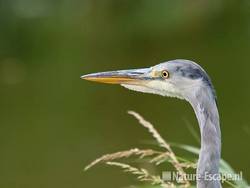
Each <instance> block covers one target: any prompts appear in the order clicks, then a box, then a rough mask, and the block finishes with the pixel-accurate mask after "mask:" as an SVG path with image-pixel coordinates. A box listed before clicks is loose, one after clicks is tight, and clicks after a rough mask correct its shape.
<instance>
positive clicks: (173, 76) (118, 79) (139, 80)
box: [81, 60, 215, 100]
mask: <svg viewBox="0 0 250 188" xmlns="http://www.w3.org/2000/svg"><path fill="white" fill-rule="evenodd" d="M81 78H82V79H85V80H89V81H95V82H101V83H108V84H120V85H122V86H124V87H126V88H128V89H131V90H135V91H139V92H144V93H153V94H158V95H163V96H170V97H177V98H181V99H186V100H188V98H189V97H190V95H195V93H197V92H198V91H200V90H202V89H205V88H208V89H209V91H211V94H212V95H213V96H215V94H214V89H213V86H212V83H211V81H210V78H209V76H208V75H207V74H206V72H205V71H204V70H203V69H202V68H201V67H200V66H199V65H198V64H196V63H194V62H192V61H189V60H172V61H168V62H164V63H161V64H158V65H156V66H153V67H150V68H143V69H132V70H120V71H110V72H100V73H93V74H88V75H84V76H82V77H81Z"/></svg>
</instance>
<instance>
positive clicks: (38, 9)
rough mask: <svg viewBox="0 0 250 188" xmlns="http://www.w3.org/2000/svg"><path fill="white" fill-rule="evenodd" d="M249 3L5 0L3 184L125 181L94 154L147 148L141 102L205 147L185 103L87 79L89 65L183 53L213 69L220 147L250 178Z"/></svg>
mask: <svg viewBox="0 0 250 188" xmlns="http://www.w3.org/2000/svg"><path fill="white" fill-rule="evenodd" d="M249 41H250V2H249V1H248V0H244V1H241V0H237V1H236V0H235V1H233V0H225V1H217V0H210V1H208V0H206V1H198V0H192V1H182V0H175V1H170V0H157V1H153V0H136V1H135V0H100V1H96V0H85V1H79V0H71V1H70V0H60V1H51V0H8V1H7V0H1V1H0V87H1V90H0V91H1V92H0V106H1V108H0V150H1V152H0V187H2V188H4V187H8V188H15V187H18V188H19V187H20V188H33V187H37V188H39V187H40V188H43V187H46V188H55V187H58V188H66V187H67V188H68V187H75V188H80V187H91V188H92V187H93V188H96V187H103V188H104V187H107V188H117V187H124V186H126V185H130V184H132V183H134V181H133V180H134V178H133V177H131V176H127V175H125V174H124V173H122V172H120V170H118V169H115V168H105V167H103V166H98V167H96V168H93V169H92V170H90V171H88V172H86V173H84V172H83V171H82V169H83V168H84V166H85V165H87V164H88V163H89V162H90V161H91V160H93V159H94V158H96V157H98V156H100V155H102V154H104V153H107V152H114V151H117V150H124V149H128V148H133V147H141V148H148V147H151V146H150V145H147V144H145V142H144V141H148V140H151V137H150V135H149V134H148V133H147V131H146V130H145V129H143V128H142V127H141V126H139V125H138V123H137V122H136V121H135V120H134V119H133V118H131V117H130V116H128V115H127V114H126V111H127V110H129V109H132V110H136V111H138V112H139V113H141V114H142V115H143V116H144V117H145V118H147V119H148V120H150V121H151V122H153V123H154V124H155V126H156V127H157V129H158V130H159V131H160V132H161V134H162V136H163V137H164V138H166V139H167V140H168V141H171V142H177V143H185V144H189V145H195V146H199V145H198V144H197V142H196V141H195V139H194V137H193V136H192V135H191V134H190V133H189V131H188V128H187V126H186V124H187V123H186V122H189V123H190V124H191V125H192V126H193V127H194V128H195V129H196V130H197V131H198V125H197V122H196V119H195V116H194V113H193V111H192V109H191V107H190V106H189V105H188V104H187V103H186V102H184V101H180V100H177V99H169V98H163V97H160V96H154V95H148V94H141V93H135V92H131V91H128V90H125V89H123V88H121V87H119V86H109V85H99V84H95V83H90V82H85V81H82V80H80V79H79V77H80V75H82V74H85V73H90V72H98V71H106V70H116V69H128V68H139V67H148V66H152V65H155V64H158V63H160V62H162V61H166V60H171V59H176V58H185V59H190V60H194V61H196V62H198V63H199V64H200V65H202V66H203V67H204V68H205V69H206V70H207V72H208V73H209V74H210V76H211V77H212V80H213V83H214V85H215V88H216V90H217V94H218V103H219V110H220V114H221V129H222V136H223V149H222V156H223V158H224V159H225V160H227V161H228V162H229V163H230V164H231V165H232V166H233V167H234V169H236V170H237V171H241V170H242V171H243V175H244V177H245V178H246V179H247V180H248V181H249V180H250V170H249V166H250V160H249V157H250V152H249V140H250V139H249V137H250V114H249V106H250V99H249V95H250V87H249V83H250V76H249V71H250V64H249V59H250V51H249V50H250V42H249Z"/></svg>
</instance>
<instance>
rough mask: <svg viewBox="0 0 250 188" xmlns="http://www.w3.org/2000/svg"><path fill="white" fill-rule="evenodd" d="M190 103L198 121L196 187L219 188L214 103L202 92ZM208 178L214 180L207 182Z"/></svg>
mask: <svg viewBox="0 0 250 188" xmlns="http://www.w3.org/2000/svg"><path fill="white" fill-rule="evenodd" d="M194 101H195V102H194ZM190 102H191V105H192V107H193V109H194V111H195V114H196V117H197V119H198V122H199V127H200V134H201V150H200V154H199V161H198V166H197V177H198V179H197V187H198V188H207V187H213V188H217V187H218V188H219V187H221V186H220V182H219V181H218V180H216V177H217V176H218V175H219V162H220V157H221V132H220V122H219V113H218V109H217V105H216V101H215V99H214V96H213V95H212V94H211V93H208V92H204V91H203V92H201V93H199V95H196V96H195V98H193V100H192V99H191V100H190ZM209 176H210V177H215V179H213V180H209Z"/></svg>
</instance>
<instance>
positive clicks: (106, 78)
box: [81, 68, 150, 85]
mask: <svg viewBox="0 0 250 188" xmlns="http://www.w3.org/2000/svg"><path fill="white" fill-rule="evenodd" d="M149 71H150V69H149V68H146V69H132V70H120V71H110V72H100V73H93V74H87V75H83V76H81V79H84V80H88V81H93V82H100V83H106V84H133V85H138V84H141V82H143V81H145V80H148V79H149V77H148V73H149Z"/></svg>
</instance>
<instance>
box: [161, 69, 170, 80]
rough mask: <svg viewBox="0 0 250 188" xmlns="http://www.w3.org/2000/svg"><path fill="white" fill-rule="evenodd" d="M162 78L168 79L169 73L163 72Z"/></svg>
mask: <svg viewBox="0 0 250 188" xmlns="http://www.w3.org/2000/svg"><path fill="white" fill-rule="evenodd" d="M161 76H162V78H168V77H169V72H168V71H166V70H164V71H162V73H161Z"/></svg>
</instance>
